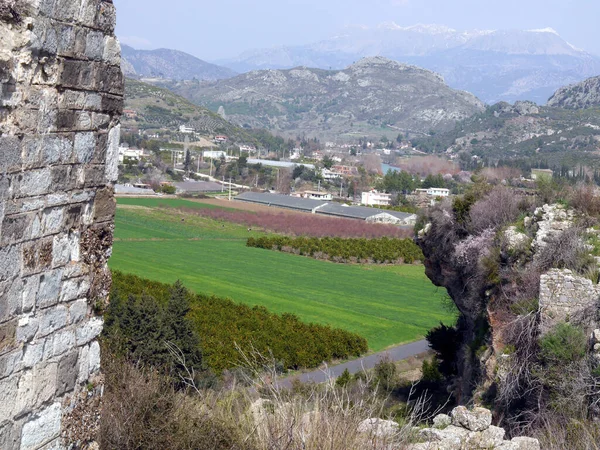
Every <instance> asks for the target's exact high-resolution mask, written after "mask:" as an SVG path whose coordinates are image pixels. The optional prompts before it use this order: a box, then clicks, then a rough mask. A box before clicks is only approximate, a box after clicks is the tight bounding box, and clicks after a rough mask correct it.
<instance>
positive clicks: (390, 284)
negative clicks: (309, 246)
mask: <svg viewBox="0 0 600 450" xmlns="http://www.w3.org/2000/svg"><path fill="white" fill-rule="evenodd" d="M118 204H119V207H118V209H117V217H116V231H115V243H114V248H113V256H112V258H111V260H110V266H111V267H112V268H113V269H116V270H120V271H122V272H126V273H132V274H135V275H138V276H141V277H145V278H149V279H154V280H157V281H161V282H166V283H172V282H174V281H176V280H177V279H180V280H182V281H183V283H184V284H185V286H186V287H188V288H189V289H191V290H194V291H196V292H200V293H205V294H215V295H217V296H221V297H229V298H231V299H233V300H235V301H239V302H243V303H247V304H251V305H263V306H265V307H267V308H268V309H269V310H271V311H273V312H276V313H283V312H291V313H295V314H297V315H298V316H299V317H300V318H301V319H302V320H304V321H308V322H317V323H323V324H329V325H331V326H334V327H339V328H343V329H346V330H349V331H353V332H356V333H358V334H360V335H362V336H363V337H365V338H366V339H367V341H368V343H369V347H370V348H371V349H372V350H375V351H377V350H382V349H384V348H386V347H388V346H391V345H393V344H398V343H403V342H408V341H413V340H416V339H419V338H422V337H423V336H424V334H425V333H426V331H427V330H428V329H430V328H431V327H433V326H436V325H437V324H439V322H440V321H444V322H445V323H452V320H453V315H452V314H450V313H449V312H448V311H447V310H446V309H445V308H444V306H443V304H442V301H441V299H442V297H443V296H444V295H445V291H444V290H441V289H439V288H436V287H435V286H433V285H432V284H431V282H430V281H429V280H428V279H427V277H426V276H425V274H424V269H423V267H422V266H413V265H405V266H361V265H342V264H334V263H330V262H326V261H316V260H313V259H311V258H306V257H302V256H296V255H291V254H287V253H280V252H274V251H269V250H262V249H257V248H249V247H246V245H245V244H246V239H247V238H248V237H249V236H255V237H258V236H261V235H264V233H261V232H259V231H256V230H252V231H248V230H247V229H246V228H245V227H243V226H240V225H235V224H231V223H226V222H220V221H216V220H213V219H209V218H204V217H201V216H197V215H191V214H190V215H186V214H185V213H182V212H179V211H174V210H169V209H165V208H158V206H159V205H164V206H172V207H182V206H185V207H194V208H203V207H207V208H215V207H216V206H215V205H206V204H202V203H198V202H189V201H185V200H170V199H169V200H167V199H119V200H118Z"/></svg>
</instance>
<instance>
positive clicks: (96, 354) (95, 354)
mask: <svg viewBox="0 0 600 450" xmlns="http://www.w3.org/2000/svg"><path fill="white" fill-rule="evenodd" d="M89 370H90V374H92V375H93V374H95V373H97V372H99V371H100V344H99V343H98V341H93V342H92V343H91V344H90V351H89Z"/></svg>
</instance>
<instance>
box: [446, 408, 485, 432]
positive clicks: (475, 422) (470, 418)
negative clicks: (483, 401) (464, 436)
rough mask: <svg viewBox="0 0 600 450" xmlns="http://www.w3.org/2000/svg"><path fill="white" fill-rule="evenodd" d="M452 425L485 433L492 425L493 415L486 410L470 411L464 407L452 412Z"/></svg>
mask: <svg viewBox="0 0 600 450" xmlns="http://www.w3.org/2000/svg"><path fill="white" fill-rule="evenodd" d="M452 424H453V425H455V426H460V427H463V428H466V429H467V430H470V431H483V430H486V429H487V428H489V426H490V425H491V424H492V413H491V411H489V410H488V409H485V408H478V407H476V408H473V410H472V411H469V410H468V409H467V408H466V407H464V406H458V407H456V408H454V410H453V411H452Z"/></svg>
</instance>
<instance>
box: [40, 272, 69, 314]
mask: <svg viewBox="0 0 600 450" xmlns="http://www.w3.org/2000/svg"><path fill="white" fill-rule="evenodd" d="M62 276H63V271H62V269H57V270H52V271H48V272H45V273H43V274H42V275H41V276H40V287H39V289H38V293H37V301H36V303H37V306H38V308H47V307H49V306H53V305H56V304H57V303H58V301H59V298H60V290H61V286H62Z"/></svg>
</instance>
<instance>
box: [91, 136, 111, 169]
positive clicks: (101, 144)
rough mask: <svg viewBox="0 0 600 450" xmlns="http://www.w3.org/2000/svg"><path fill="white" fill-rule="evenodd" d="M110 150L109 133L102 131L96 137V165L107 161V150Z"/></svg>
mask: <svg viewBox="0 0 600 450" xmlns="http://www.w3.org/2000/svg"><path fill="white" fill-rule="evenodd" d="M107 148H108V132H105V131H100V132H99V133H98V135H97V136H96V151H95V152H94V160H93V161H94V163H100V162H102V163H104V162H105V161H106V150H107Z"/></svg>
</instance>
